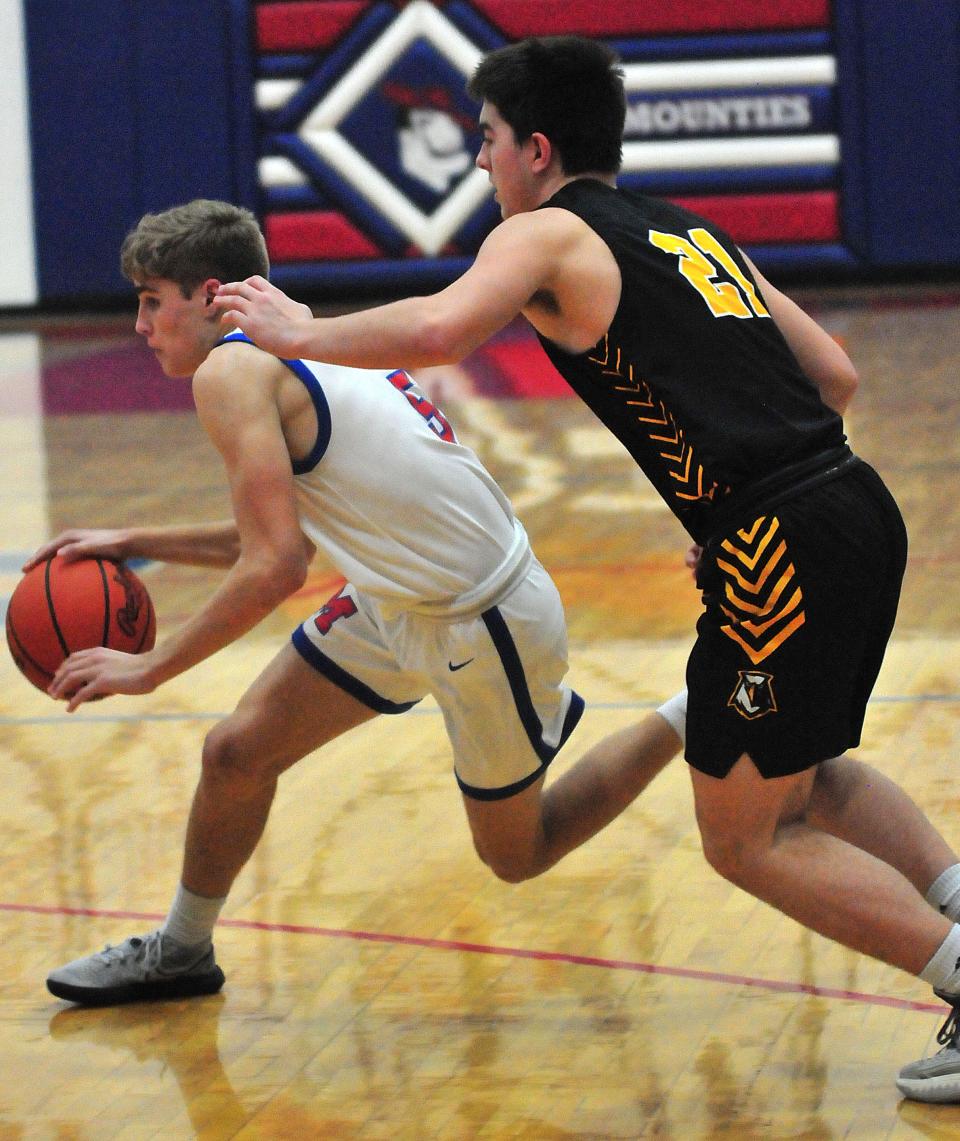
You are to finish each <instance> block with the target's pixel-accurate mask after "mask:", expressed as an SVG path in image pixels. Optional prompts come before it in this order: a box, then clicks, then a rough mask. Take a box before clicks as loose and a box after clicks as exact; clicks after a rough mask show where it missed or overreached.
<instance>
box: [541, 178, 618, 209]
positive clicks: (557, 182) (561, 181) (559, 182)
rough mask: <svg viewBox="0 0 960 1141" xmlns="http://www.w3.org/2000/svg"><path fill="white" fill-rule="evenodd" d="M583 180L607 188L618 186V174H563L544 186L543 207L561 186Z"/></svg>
mask: <svg viewBox="0 0 960 1141" xmlns="http://www.w3.org/2000/svg"><path fill="white" fill-rule="evenodd" d="M581 179H591V180H592V181H594V182H603V183H605V184H606V185H607V186H614V187H615V186H616V185H617V176H616V174H610V173H602V172H600V171H587V172H585V173H584V174H561V175H558V176H557V177H556V178H553V179H551V180H550V181H549V183H548V184H547V185H545V186H544V191H545V193H544V195H543V197H542V198H541V199H540V203H541V205H542V204H543V203H544V202H546V201H547V199H548V198H552V197H553V196H554V194H556V193H557V191H558V190H559V189H560V187H561V186H566V185H567V184H568V183H570V182H579V181H581Z"/></svg>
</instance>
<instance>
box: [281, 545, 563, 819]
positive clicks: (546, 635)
mask: <svg viewBox="0 0 960 1141" xmlns="http://www.w3.org/2000/svg"><path fill="white" fill-rule="evenodd" d="M293 644H294V646H295V647H296V649H297V650H298V651H299V652H300V654H301V656H302V657H303V658H304V659H305V660H306V661H307V662H308V663H310V664H311V665H312V666H313V667H314V668H315V669H317V670H319V671H320V672H321V673H322V674H323V675H324V676H325V677H328V678H329V679H330V680H331V681H333V682H335V683H336V684H337V685H339V686H340V687H341V688H342V689H344V690H346V692H347V693H350V694H351V695H352V696H353V697H355V698H357V700H359V701H361V702H363V704H365V705H367V706H369V707H370V708H371V709H374V710H376V712H378V713H403V712H405V711H406V710H407V709H409V708H410V707H411V706H412V705H414V704H416V702H418V701H420V700H421V698H423V697H424V696H425V695H426V694H428V693H432V694H433V696H434V698H435V699H436V701H437V703H438V705H439V706H440V709H441V711H442V713H443V719H444V723H445V724H446V728H447V733H448V735H449V737H450V741H451V744H452V745H453V756H454V772H455V775H456V778H457V783H458V784H459V785H460V789H461V791H462V792H463V793H464V794H465V795H466V796H470V797H474V798H475V799H478V800H499V799H502V798H504V797H508V796H513V795H514V794H516V793H518V792H521V791H522V790H523V789H525V788H527V787H528V786H529V785H531V784H532V783H533V782H534V781H535V780H537V778H538V777H540V776H541V775H542V773H543V772H544V771H545V770H546V768H547V766H548V765H549V764H550V762H551V761H552V760H553V758H554V757H555V756H556V754H557V752H558V751H559V750H560V747H561V746H562V745H563V744H564V742H565V741H566V740H567V738H568V737H569V736H570V734H571V733H572V732H573V729H574V728H575V726H576V724H577V722H578V721H579V720H580V717H581V715H582V714H583V708H584V705H583V699H582V698H581V697H580V696H579V695H578V694H577V693H575V692H574V691H573V690H571V689H569V688H568V687H567V686H565V685H564V684H563V678H564V676H565V674H566V672H567V631H566V622H565V619H564V614H563V604H562V602H561V600H560V595H559V593H558V592H557V588H556V586H555V585H554V583H553V580H552V579H551V578H550V576H549V575H548V574H547V572H546V571H545V570H544V569H543V567H542V566H541V565H540V563H539V562H537V561H536V559H533V560H532V561H531V566H530V570H529V573H528V574H527V575H526V576H525V577H524V578H522V579H521V580H520V581H519V583H517V584H516V585H514V586H512V587H511V588H510V589H509V591H508V593H506V594H505V595H504V597H503V598H501V599H500V600H499V601H497V603H496V604H495V605H493V606H491V607H489V608H488V609H485V610H483V611H482V612H479V613H476V614H471V615H469V616H466V617H459V616H458V617H457V618H454V619H444V618H439V617H434V616H425V615H423V614H418V613H415V612H412V611H407V612H405V613H402V614H400V615H398V616H397V617H392V618H385V617H384V616H383V614H382V612H381V610H380V608H379V607H378V606H377V604H376V602H375V601H374V600H372V599H371V598H369V597H367V596H365V595H363V594H361V593H360V592H359V591H357V590H356V589H355V588H354V587H353V586H352V585H351V584H349V583H348V584H347V585H346V586H345V587H344V588H343V589H342V590H341V591H340V592H339V593H338V594H336V595H334V596H333V598H331V599H329V600H328V602H327V603H326V604H325V605H324V606H322V607H321V608H320V609H319V610H318V611H317V612H316V613H315V614H313V615H312V616H311V617H310V618H308V619H307V621H306V622H304V623H303V624H302V625H301V626H299V627H298V628H297V629H296V630H295V631H294V633H293Z"/></svg>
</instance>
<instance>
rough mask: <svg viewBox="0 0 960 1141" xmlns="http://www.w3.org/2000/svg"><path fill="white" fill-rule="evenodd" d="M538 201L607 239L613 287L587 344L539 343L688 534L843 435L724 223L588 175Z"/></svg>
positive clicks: (704, 528) (703, 530)
mask: <svg viewBox="0 0 960 1141" xmlns="http://www.w3.org/2000/svg"><path fill="white" fill-rule="evenodd" d="M544 206H547V207H562V208H563V209H566V210H570V211H572V212H573V213H574V214H576V215H577V216H578V217H580V218H582V219H583V220H584V222H586V223H587V225H588V226H590V228H591V229H592V230H594V231H595V232H596V233H597V234H598V235H599V236H600V237H601V238H602V239H603V240H604V242H606V244H607V245H608V246H609V248H610V250H611V252H612V253H613V256H614V257H615V258H616V261H617V265H618V266H619V268H620V276H621V279H622V291H621V296H620V303H619V305H618V307H617V312H616V314H615V315H614V318H613V321H612V323H611V325H610V328H609V330H608V331H607V333H606V335H605V336H604V337H603V338H602V339H601V340H600V341H599V342H598V344H597V345H596V346H595V347H594V348H593V349H590V350H588V351H587V352H585V353H581V354H570V353H567V352H565V351H564V350H563V349H561V348H560V347H559V346H557V345H556V344H554V343H553V342H552V341H549V340H548V339H547V338H545V337H542V336H541V337H540V341H541V343H542V345H543V347H544V349H545V350H546V352H547V355H548V356H549V357H550V360H551V361H552V362H553V364H554V366H555V367H556V368H557V370H558V371H559V372H560V374H561V376H563V377H564V379H565V380H566V381H567V382H568V383H569V384H570V386H571V387H572V388H573V389H574V391H575V392H576V393H577V394H578V396H580V397H581V398H582V399H583V400H584V401H585V402H586V403H587V404H588V405H589V406H590V408H591V409H593V411H594V412H595V413H596V414H597V416H599V418H600V419H601V420H602V421H603V423H604V424H606V426H607V427H608V428H609V429H610V430H611V431H612V432H613V433H614V435H616V436H617V438H618V439H619V440H620V441H621V442H622V443H623V444H624V446H625V447H626V448H627V450H628V451H629V453H630V454H631V456H633V458H634V459H635V460H636V462H637V463H638V464H639V465H640V467H641V468H642V469H643V471H644V472H645V474H646V475H647V477H648V478H649V479H650V481H651V482H652V483H653V485H654V487H656V489H657V490H658V491H659V493H660V494H661V495H662V496H663V498H664V500H665V501H666V503H667V504H668V506H669V507H670V508H671V510H672V511H673V512H674V513H675V514H676V515H677V517H678V518H679V519H680V521H681V523H683V525H684V527H685V528H686V529H687V531H688V532H689V534H690V535H691V536H692V537H693V538H694V540H696V541H700V542H702V541H703V540H704V539H705V538H706V537H707V536H708V535H709V534H710V532H711V530H712V528H711V524H710V518H711V515H712V513H713V511H714V510H715V509H716V507H717V506H718V504H719V503H720V502H721V501H723V500H725V499H726V498H727V497H728V496H730V495H731V494H734V495H735V494H736V492H737V491H738V490H740V489H742V488H744V487H746V486H747V485H749V484H752V483H755V482H756V481H757V480H760V479H763V478H765V477H768V476H770V475H771V474H773V473H776V472H778V471H780V470H782V469H783V468H785V467H789V466H790V465H792V464H795V463H797V462H799V461H803V460H806V459H807V458H808V457H813V456H815V455H817V454H818V453H821V452H823V451H825V450H828V449H831V448H835V447H838V446H840V445H842V444H843V442H844V434H843V423H842V420H841V419H840V417H839V416H838V415H837V414H836V413H835V412H833V411H832V410H831V409H830V408H828V407H827V406H826V405H825V404H824V403H823V401H822V400H821V398H820V393H819V390H818V389H817V387H816V385H815V384H814V383H813V382H812V381H811V380H810V379H809V378H808V377H807V376H806V375H805V374H804V372H803V371H802V369H801V368H800V365H799V364H798V363H797V360H796V358H795V357H794V355H793V353H792V352H791V350H790V348H789V346H788V345H787V343H786V341H785V340H784V338H783V335H782V334H781V333H780V331H779V329H778V328H777V325H776V323H775V322H774V321H773V319H772V318H771V317H770V315H769V313H768V312H767V309H766V307H765V305H764V303H763V298H762V296H761V294H760V291H759V289H758V288H757V285H756V283H755V281H754V280H753V277H752V275H751V273H750V271H749V269H748V268H747V266H746V264H745V263H744V260H743V257H742V255H741V254H740V252H739V250H738V249H737V247H736V244H735V243H734V242H733V241H732V239H731V238H730V237H729V236H728V235H726V234H725V233H724V232H723V231H722V230H720V229H718V228H717V227H716V226H714V225H713V224H712V223H710V222H707V221H706V220H705V219H703V218H700V217H698V216H697V215H695V214H692V213H690V212H689V211H687V210H683V209H681V208H679V207H677V206H674V205H672V204H671V203H669V202H666V201H662V200H660V199H656V198H650V197H647V196H645V195H641V194H636V193H633V192H631V191H627V190H621V189H615V188H613V187H611V186H608V185H607V184H606V183H603V182H599V181H597V180H595V179H576V180H574V181H573V182H570V183H567V185H565V186H563V187H562V188H561V189H560V190H559V191H558V192H557V193H556V194H555V195H554V196H553V197H552V198H550V199H549V201H547V202H546V203H544Z"/></svg>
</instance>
